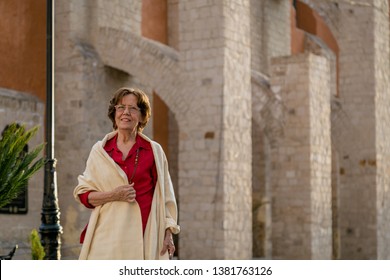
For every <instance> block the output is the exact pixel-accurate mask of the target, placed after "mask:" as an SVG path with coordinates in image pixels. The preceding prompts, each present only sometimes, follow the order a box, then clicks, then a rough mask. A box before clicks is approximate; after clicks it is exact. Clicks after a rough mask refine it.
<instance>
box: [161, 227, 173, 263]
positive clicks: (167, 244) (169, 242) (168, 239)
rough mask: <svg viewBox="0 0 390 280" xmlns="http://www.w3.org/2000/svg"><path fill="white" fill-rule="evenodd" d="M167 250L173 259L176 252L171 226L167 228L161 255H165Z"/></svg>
mask: <svg viewBox="0 0 390 280" xmlns="http://www.w3.org/2000/svg"><path fill="white" fill-rule="evenodd" d="M167 250H168V254H169V258H170V259H171V258H172V257H173V253H175V244H174V243H173V238H172V232H171V230H170V229H169V228H168V229H166V230H165V237H164V242H163V248H162V250H161V252H160V255H161V256H163V255H164V254H165V253H166V252H167Z"/></svg>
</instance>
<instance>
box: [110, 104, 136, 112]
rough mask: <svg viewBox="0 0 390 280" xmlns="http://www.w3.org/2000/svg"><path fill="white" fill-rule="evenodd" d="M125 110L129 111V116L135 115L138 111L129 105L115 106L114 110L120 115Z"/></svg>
mask: <svg viewBox="0 0 390 280" xmlns="http://www.w3.org/2000/svg"><path fill="white" fill-rule="evenodd" d="M126 108H127V109H129V112H130V114H136V113H137V112H138V111H140V109H139V108H136V107H133V106H130V105H115V109H116V110H117V112H120V113H122V112H124V111H125V110H126Z"/></svg>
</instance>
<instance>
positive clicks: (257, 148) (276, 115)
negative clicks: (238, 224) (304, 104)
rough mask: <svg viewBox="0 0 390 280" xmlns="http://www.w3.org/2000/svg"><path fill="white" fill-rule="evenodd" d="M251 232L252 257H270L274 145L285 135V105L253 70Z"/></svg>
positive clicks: (264, 77) (262, 77)
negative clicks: (272, 152) (271, 169)
mask: <svg viewBox="0 0 390 280" xmlns="http://www.w3.org/2000/svg"><path fill="white" fill-rule="evenodd" d="M251 80H252V81H251V82H252V170H256V171H254V172H253V174H252V209H253V215H252V217H253V220H252V231H253V257H254V258H270V257H271V256H272V252H271V250H272V246H271V240H270V238H271V235H270V230H271V222H272V221H271V192H270V182H271V177H270V176H271V174H270V170H269V169H270V162H271V161H270V156H271V148H272V147H274V146H275V145H277V141H278V139H280V137H281V135H282V134H283V106H282V102H281V100H280V98H278V96H277V94H276V93H274V92H273V91H272V90H271V88H270V84H269V78H268V77H266V76H264V75H262V74H260V73H258V72H256V71H252V78H251Z"/></svg>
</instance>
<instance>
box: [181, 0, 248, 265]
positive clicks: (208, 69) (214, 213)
mask: <svg viewBox="0 0 390 280" xmlns="http://www.w3.org/2000/svg"><path fill="white" fill-rule="evenodd" d="M179 11H180V25H179V26H180V40H179V42H180V46H179V50H180V53H181V57H182V59H183V60H182V63H183V69H185V71H187V73H188V76H189V77H191V78H192V79H193V80H192V81H189V82H188V83H187V84H186V88H185V89H183V92H182V94H185V95H186V96H187V100H188V104H186V105H185V106H186V108H187V110H186V111H185V113H183V117H182V118H181V119H179V120H178V123H179V128H180V135H179V137H180V138H179V142H180V144H179V145H180V148H179V200H180V215H179V221H180V225H181V227H182V233H180V236H179V238H180V239H179V246H180V258H181V259H250V258H251V256H252V226H251V224H252V215H251V175H252V173H251V172H252V170H251V80H250V78H251V76H250V40H249V38H250V30H249V19H250V17H249V0H245V1H238V0H231V1H214V2H213V3H211V4H209V3H206V2H202V3H200V2H199V1H189V0H188V1H180V2H179Z"/></svg>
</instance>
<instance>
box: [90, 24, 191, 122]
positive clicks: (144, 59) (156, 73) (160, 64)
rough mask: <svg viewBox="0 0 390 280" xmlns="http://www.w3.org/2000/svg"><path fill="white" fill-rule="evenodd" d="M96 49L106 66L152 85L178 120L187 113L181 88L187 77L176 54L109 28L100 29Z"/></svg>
mask: <svg viewBox="0 0 390 280" xmlns="http://www.w3.org/2000/svg"><path fill="white" fill-rule="evenodd" d="M96 49H97V52H98V54H99V56H100V58H101V60H102V62H103V63H104V64H105V65H108V66H110V67H113V68H116V69H120V70H121V71H124V72H127V73H129V74H130V75H132V76H136V77H137V78H138V79H139V80H140V81H142V82H143V83H145V84H147V85H150V86H151V87H152V88H153V89H154V90H155V91H156V92H158V94H159V96H160V97H161V99H162V100H164V102H165V103H166V104H167V105H168V107H169V108H171V109H172V111H173V113H174V114H175V115H176V118H177V119H178V120H179V119H180V116H181V115H182V114H184V110H183V106H181V105H182V104H183V103H185V102H186V101H185V100H184V95H183V94H181V93H180V89H182V88H184V85H183V83H184V81H186V80H187V81H188V77H184V76H185V74H183V72H182V71H181V69H180V65H179V54H178V52H177V51H175V50H174V49H172V48H170V47H168V46H166V45H163V44H160V43H158V42H156V41H153V40H149V39H147V38H143V37H142V36H139V35H136V34H134V33H131V32H126V31H122V30H118V29H113V28H108V27H105V28H101V29H100V31H99V36H98V38H97V40H96Z"/></svg>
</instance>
